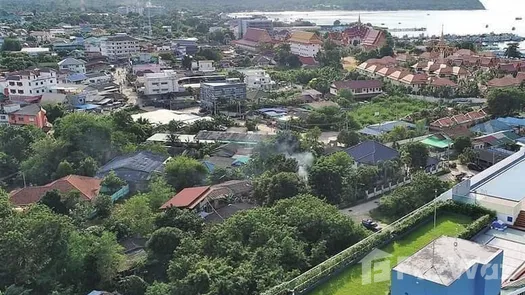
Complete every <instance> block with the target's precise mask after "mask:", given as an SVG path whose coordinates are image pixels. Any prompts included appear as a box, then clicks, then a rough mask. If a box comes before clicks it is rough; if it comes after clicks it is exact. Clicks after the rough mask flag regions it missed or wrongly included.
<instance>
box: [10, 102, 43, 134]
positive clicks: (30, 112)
mask: <svg viewBox="0 0 525 295" xmlns="http://www.w3.org/2000/svg"><path fill="white" fill-rule="evenodd" d="M8 115H9V124H10V125H19V126H25V125H33V126H36V127H38V128H41V129H42V128H44V127H46V126H47V125H48V124H47V117H46V111H45V110H44V109H43V108H41V107H40V106H39V105H37V104H30V105H26V106H24V107H22V108H19V109H18V110H16V111H13V112H10V113H9V114H8Z"/></svg>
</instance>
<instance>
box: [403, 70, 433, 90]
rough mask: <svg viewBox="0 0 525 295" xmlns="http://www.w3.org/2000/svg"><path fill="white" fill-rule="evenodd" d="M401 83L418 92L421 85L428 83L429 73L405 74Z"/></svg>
mask: <svg viewBox="0 0 525 295" xmlns="http://www.w3.org/2000/svg"><path fill="white" fill-rule="evenodd" d="M399 82H400V83H401V84H404V85H406V86H408V87H410V88H411V89H412V91H413V92H418V91H419V90H420V89H421V87H423V86H424V85H427V83H428V75H427V74H408V75H405V76H404V77H403V78H401V80H399Z"/></svg>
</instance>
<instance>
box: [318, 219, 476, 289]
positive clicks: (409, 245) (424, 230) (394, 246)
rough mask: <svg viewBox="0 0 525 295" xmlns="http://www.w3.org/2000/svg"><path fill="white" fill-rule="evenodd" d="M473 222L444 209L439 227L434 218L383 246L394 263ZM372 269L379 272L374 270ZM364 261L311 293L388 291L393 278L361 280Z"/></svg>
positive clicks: (456, 232) (438, 222) (391, 263)
mask: <svg viewBox="0 0 525 295" xmlns="http://www.w3.org/2000/svg"><path fill="white" fill-rule="evenodd" d="M470 223H472V218H470V217H468V216H465V215H458V214H451V213H442V214H441V215H439V216H438V219H437V223H436V228H433V227H434V224H433V222H431V221H430V222H428V223H426V224H425V225H423V226H421V227H419V228H418V229H417V230H415V231H413V232H411V233H410V234H408V235H406V236H405V237H403V238H401V239H399V240H397V241H394V242H392V243H390V244H388V245H386V246H384V247H382V248H380V249H381V250H382V251H385V252H387V253H389V254H391V255H392V256H391V257H389V258H385V259H388V260H389V261H390V265H391V267H394V266H395V265H396V264H397V263H398V262H399V261H398V258H402V257H409V256H411V255H413V254H414V253H416V252H417V251H419V250H420V249H421V248H423V247H424V246H425V245H427V244H428V243H430V242H431V241H432V240H434V239H436V238H438V237H440V236H442V235H447V236H458V235H459V234H460V233H462V232H463V231H464V230H465V228H466V227H467V226H468V225H469V224H470ZM373 273H376V272H375V271H373ZM362 277H363V273H362V267H361V264H355V265H352V266H351V267H349V268H347V269H346V270H344V271H343V272H342V273H340V274H339V275H337V276H334V277H333V278H332V279H330V280H328V281H327V282H326V283H324V284H321V285H320V286H318V287H317V288H316V289H314V291H312V292H310V294H312V295H346V294H352V295H368V294H378V295H383V294H388V291H389V289H390V281H385V282H375V283H374V282H372V284H366V285H363V284H362Z"/></svg>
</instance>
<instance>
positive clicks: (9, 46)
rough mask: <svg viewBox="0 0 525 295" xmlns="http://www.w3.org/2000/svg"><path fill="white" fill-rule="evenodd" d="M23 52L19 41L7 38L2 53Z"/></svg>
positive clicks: (1, 49) (0, 49)
mask: <svg viewBox="0 0 525 295" xmlns="http://www.w3.org/2000/svg"><path fill="white" fill-rule="evenodd" d="M20 50H22V44H21V43H20V41H19V40H18V39H15V38H5V39H4V43H3V44H2V47H1V48H0V51H20Z"/></svg>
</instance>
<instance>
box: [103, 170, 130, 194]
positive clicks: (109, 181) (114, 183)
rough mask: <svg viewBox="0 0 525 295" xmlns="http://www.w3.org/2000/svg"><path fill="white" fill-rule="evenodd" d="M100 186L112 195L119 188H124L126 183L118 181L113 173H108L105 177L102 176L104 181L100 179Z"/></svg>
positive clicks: (118, 178)
mask: <svg viewBox="0 0 525 295" xmlns="http://www.w3.org/2000/svg"><path fill="white" fill-rule="evenodd" d="M100 185H101V186H103V187H104V188H106V189H107V190H108V191H109V193H111V194H113V193H115V192H116V191H118V190H119V189H120V188H121V187H123V186H125V185H126V182H125V181H124V180H122V179H120V177H118V176H117V174H116V173H115V171H110V172H109V173H108V174H107V175H106V176H104V179H102V182H101V183H100Z"/></svg>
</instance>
